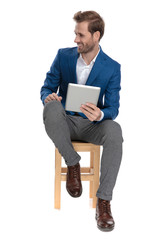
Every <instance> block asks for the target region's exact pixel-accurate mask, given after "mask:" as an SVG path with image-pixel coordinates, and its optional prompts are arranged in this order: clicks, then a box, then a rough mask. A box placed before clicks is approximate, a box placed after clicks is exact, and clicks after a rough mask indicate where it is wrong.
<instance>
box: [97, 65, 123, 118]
mask: <svg viewBox="0 0 160 240" xmlns="http://www.w3.org/2000/svg"><path fill="white" fill-rule="evenodd" d="M120 67H121V66H120V64H118V63H117V64H116V68H115V71H114V73H113V76H112V78H111V79H110V81H109V83H108V85H107V88H106V91H105V96H104V107H103V109H101V110H102V112H103V113H104V118H103V119H112V120H113V119H115V118H116V117H117V115H118V113H119V100H120V95H119V92H120V90H121V86H120V83H121V71H120Z"/></svg>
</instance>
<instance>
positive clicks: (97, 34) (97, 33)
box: [94, 31, 100, 42]
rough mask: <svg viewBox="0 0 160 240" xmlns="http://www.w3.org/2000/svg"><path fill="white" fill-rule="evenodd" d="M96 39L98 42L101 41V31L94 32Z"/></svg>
mask: <svg viewBox="0 0 160 240" xmlns="http://www.w3.org/2000/svg"><path fill="white" fill-rule="evenodd" d="M94 39H95V41H96V42H98V41H99V39H100V32H99V31H96V32H94Z"/></svg>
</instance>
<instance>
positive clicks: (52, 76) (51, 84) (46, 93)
mask: <svg viewBox="0 0 160 240" xmlns="http://www.w3.org/2000/svg"><path fill="white" fill-rule="evenodd" d="M60 81H61V72H60V66H59V51H58V53H57V56H56V57H55V59H54V61H53V63H52V65H51V68H50V71H49V72H47V74H46V79H45V81H44V85H43V86H42V88H41V100H42V102H43V104H45V103H47V102H48V101H51V100H54V99H56V100H57V97H58V96H57V95H56V94H55V93H56V92H57V89H58V87H59V85H60ZM45 99H46V101H45ZM58 99H59V100H60V98H59V97H58ZM60 101H61V100H60Z"/></svg>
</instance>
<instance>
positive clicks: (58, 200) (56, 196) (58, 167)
mask: <svg viewBox="0 0 160 240" xmlns="http://www.w3.org/2000/svg"><path fill="white" fill-rule="evenodd" d="M61 162H62V157H61V154H60V153H59V151H58V149H57V148H56V150H55V192H54V208H56V209H60V207H61Z"/></svg>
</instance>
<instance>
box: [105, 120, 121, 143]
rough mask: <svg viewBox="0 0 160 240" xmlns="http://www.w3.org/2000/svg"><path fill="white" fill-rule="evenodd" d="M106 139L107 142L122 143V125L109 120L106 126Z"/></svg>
mask: <svg viewBox="0 0 160 240" xmlns="http://www.w3.org/2000/svg"><path fill="white" fill-rule="evenodd" d="M104 138H105V140H107V142H108V141H109V142H113V143H122V142H123V136H122V128H121V126H120V124H118V123H117V122H114V121H113V120H108V122H106V124H105V131H104Z"/></svg>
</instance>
